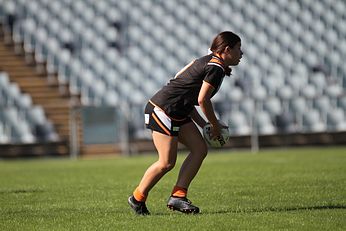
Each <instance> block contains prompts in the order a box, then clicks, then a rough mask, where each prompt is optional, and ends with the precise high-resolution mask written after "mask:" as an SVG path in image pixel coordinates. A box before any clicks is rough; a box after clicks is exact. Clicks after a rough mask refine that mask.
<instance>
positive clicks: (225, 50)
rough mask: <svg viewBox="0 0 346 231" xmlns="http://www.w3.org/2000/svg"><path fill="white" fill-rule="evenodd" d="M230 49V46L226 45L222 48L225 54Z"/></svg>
mask: <svg viewBox="0 0 346 231" xmlns="http://www.w3.org/2000/svg"><path fill="white" fill-rule="evenodd" d="M230 51H231V47H230V46H226V47H225V49H224V50H223V52H224V53H225V54H228V53H229V52H230Z"/></svg>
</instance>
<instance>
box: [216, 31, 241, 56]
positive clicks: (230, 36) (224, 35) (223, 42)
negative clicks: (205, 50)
mask: <svg viewBox="0 0 346 231" xmlns="http://www.w3.org/2000/svg"><path fill="white" fill-rule="evenodd" d="M240 41H241V40H240V37H239V36H238V35H236V34H234V33H233V32H231V31H224V32H221V33H220V34H218V35H216V37H215V38H214V39H213V42H212V43H211V46H210V50H211V51H212V52H214V53H221V52H222V51H223V50H224V49H225V48H226V47H227V46H229V47H231V48H232V47H234V46H235V45H236V44H237V43H238V42H240Z"/></svg>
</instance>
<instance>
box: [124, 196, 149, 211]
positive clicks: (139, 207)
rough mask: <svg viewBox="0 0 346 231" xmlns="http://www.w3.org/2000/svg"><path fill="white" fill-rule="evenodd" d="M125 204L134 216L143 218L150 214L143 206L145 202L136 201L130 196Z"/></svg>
mask: <svg viewBox="0 0 346 231" xmlns="http://www.w3.org/2000/svg"><path fill="white" fill-rule="evenodd" d="M127 202H128V203H129V205H130V207H131V208H132V209H133V211H135V213H136V214H138V215H144V216H146V215H150V212H149V210H148V208H147V206H146V205H145V202H140V201H137V200H136V199H135V197H134V196H130V197H129V199H128V200H127Z"/></svg>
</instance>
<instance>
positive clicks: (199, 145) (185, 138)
mask: <svg viewBox="0 0 346 231" xmlns="http://www.w3.org/2000/svg"><path fill="white" fill-rule="evenodd" d="M179 141H180V142H181V143H183V144H184V145H185V146H186V147H187V148H188V149H189V150H190V153H189V154H188V156H187V157H186V159H185V161H184V163H183V164H182V166H181V168H180V172H179V176H178V180H177V183H176V185H177V186H179V187H182V188H186V189H187V188H188V187H189V186H190V183H191V181H192V180H193V179H194V177H195V176H196V174H197V172H198V170H199V169H200V167H201V164H202V162H203V160H204V158H205V157H206V155H207V153H208V147H207V145H206V143H205V141H204V139H203V137H202V135H201V134H200V132H199V130H198V128H197V127H196V125H195V124H194V123H188V124H185V125H183V126H182V127H181V128H180V132H179Z"/></svg>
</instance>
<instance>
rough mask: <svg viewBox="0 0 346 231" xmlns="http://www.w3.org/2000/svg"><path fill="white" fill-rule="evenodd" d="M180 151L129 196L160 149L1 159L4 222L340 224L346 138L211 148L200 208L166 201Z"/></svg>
mask: <svg viewBox="0 0 346 231" xmlns="http://www.w3.org/2000/svg"><path fill="white" fill-rule="evenodd" d="M183 158H184V154H182V155H180V156H179V158H178V163H177V165H176V168H175V169H174V170H173V171H171V172H170V173H168V174H167V175H166V176H165V177H164V178H163V179H162V180H161V181H160V182H159V184H158V185H156V187H155V188H154V189H153V190H152V192H151V194H150V197H149V198H148V201H147V205H148V208H149V210H150V211H151V213H152V215H151V216H148V217H140V216H136V215H134V214H133V213H132V211H130V209H129V207H128V205H127V197H128V195H129V194H130V193H131V192H132V191H133V189H134V188H135V186H137V184H138V182H139V180H140V178H141V177H142V174H143V173H144V171H145V169H146V168H147V167H148V166H149V165H150V164H151V163H152V162H153V161H155V160H156V155H145V156H135V157H131V158H125V157H118V158H110V159H98V160H95V159H94V160H91V159H84V160H77V161H71V160H68V159H40V160H15V161H1V162H0V230H333V231H334V230H346V148H345V147H334V148H304V149H288V150H278V149H275V150H266V151H261V152H260V153H258V154H250V153H247V152H243V151H242V152H240V151H230V152H222V153H221V152H220V153H210V154H209V156H208V157H207V159H206V160H205V162H204V164H203V166H202V168H201V170H200V172H199V174H198V175H197V177H196V179H195V180H194V182H193V184H192V185H191V188H190V191H189V198H190V199H191V200H192V201H193V202H194V203H195V204H196V205H198V206H199V207H200V208H201V214H199V215H185V214H180V213H178V212H171V211H169V210H168V209H167V208H166V204H165V202H166V199H167V198H168V196H169V194H170V191H171V189H172V186H173V185H174V183H175V180H176V176H177V173H178V170H179V166H180V163H181V162H182V160H183Z"/></svg>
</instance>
